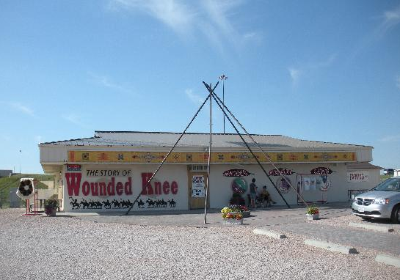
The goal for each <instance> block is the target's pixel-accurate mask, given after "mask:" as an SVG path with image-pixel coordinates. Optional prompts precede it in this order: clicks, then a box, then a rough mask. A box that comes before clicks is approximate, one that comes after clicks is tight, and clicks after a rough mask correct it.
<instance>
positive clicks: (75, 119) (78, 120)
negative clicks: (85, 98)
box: [61, 113, 87, 128]
mask: <svg viewBox="0 0 400 280" xmlns="http://www.w3.org/2000/svg"><path fill="white" fill-rule="evenodd" d="M61 117H62V118H63V119H64V120H66V121H68V122H70V123H73V124H75V125H77V126H80V127H83V128H86V127H87V125H85V124H84V123H83V122H82V117H81V116H79V115H77V114H75V113H69V114H66V115H62V116H61Z"/></svg>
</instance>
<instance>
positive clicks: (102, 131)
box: [94, 130, 283, 137]
mask: <svg viewBox="0 0 400 280" xmlns="http://www.w3.org/2000/svg"><path fill="white" fill-rule="evenodd" d="M94 133H146V134H174V135H180V134H182V133H181V132H165V131H129V130H126V131H124V130H121V131H107V130H95V132H94ZM185 134H191V135H196V134H198V135H208V134H210V133H209V132H186V133H185ZM213 135H238V134H237V133H213ZM242 135H246V134H245V133H242ZM250 135H251V136H280V137H282V136H283V135H265V134H250Z"/></svg>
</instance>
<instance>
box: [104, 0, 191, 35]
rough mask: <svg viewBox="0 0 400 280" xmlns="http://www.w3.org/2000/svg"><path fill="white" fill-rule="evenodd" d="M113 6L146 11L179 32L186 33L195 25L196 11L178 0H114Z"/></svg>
mask: <svg viewBox="0 0 400 280" xmlns="http://www.w3.org/2000/svg"><path fill="white" fill-rule="evenodd" d="M111 4H112V7H113V8H116V7H120V8H125V9H127V10H130V11H139V12H143V13H146V14H148V15H150V16H152V17H154V18H156V19H158V20H159V21H161V22H162V23H164V24H165V25H167V26H168V27H170V28H171V29H172V30H174V31H175V32H177V33H186V32H188V30H189V29H190V28H191V26H192V25H193V21H194V13H193V12H192V11H191V10H190V9H189V7H187V6H185V5H184V4H183V3H182V2H181V1H176V0H164V1H159V0H112V1H111Z"/></svg>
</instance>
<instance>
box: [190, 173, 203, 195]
mask: <svg viewBox="0 0 400 280" xmlns="http://www.w3.org/2000/svg"><path fill="white" fill-rule="evenodd" d="M205 196H206V192H205V182H204V176H203V175H193V177H192V197H205Z"/></svg>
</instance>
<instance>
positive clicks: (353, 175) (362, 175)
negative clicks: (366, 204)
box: [347, 171, 369, 183]
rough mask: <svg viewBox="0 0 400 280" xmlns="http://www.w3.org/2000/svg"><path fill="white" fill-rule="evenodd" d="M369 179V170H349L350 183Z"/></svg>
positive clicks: (348, 179) (348, 180) (348, 178)
mask: <svg viewBox="0 0 400 280" xmlns="http://www.w3.org/2000/svg"><path fill="white" fill-rule="evenodd" d="M368 181H369V172H368V171H352V172H347V182H349V183H362V182H368Z"/></svg>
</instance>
